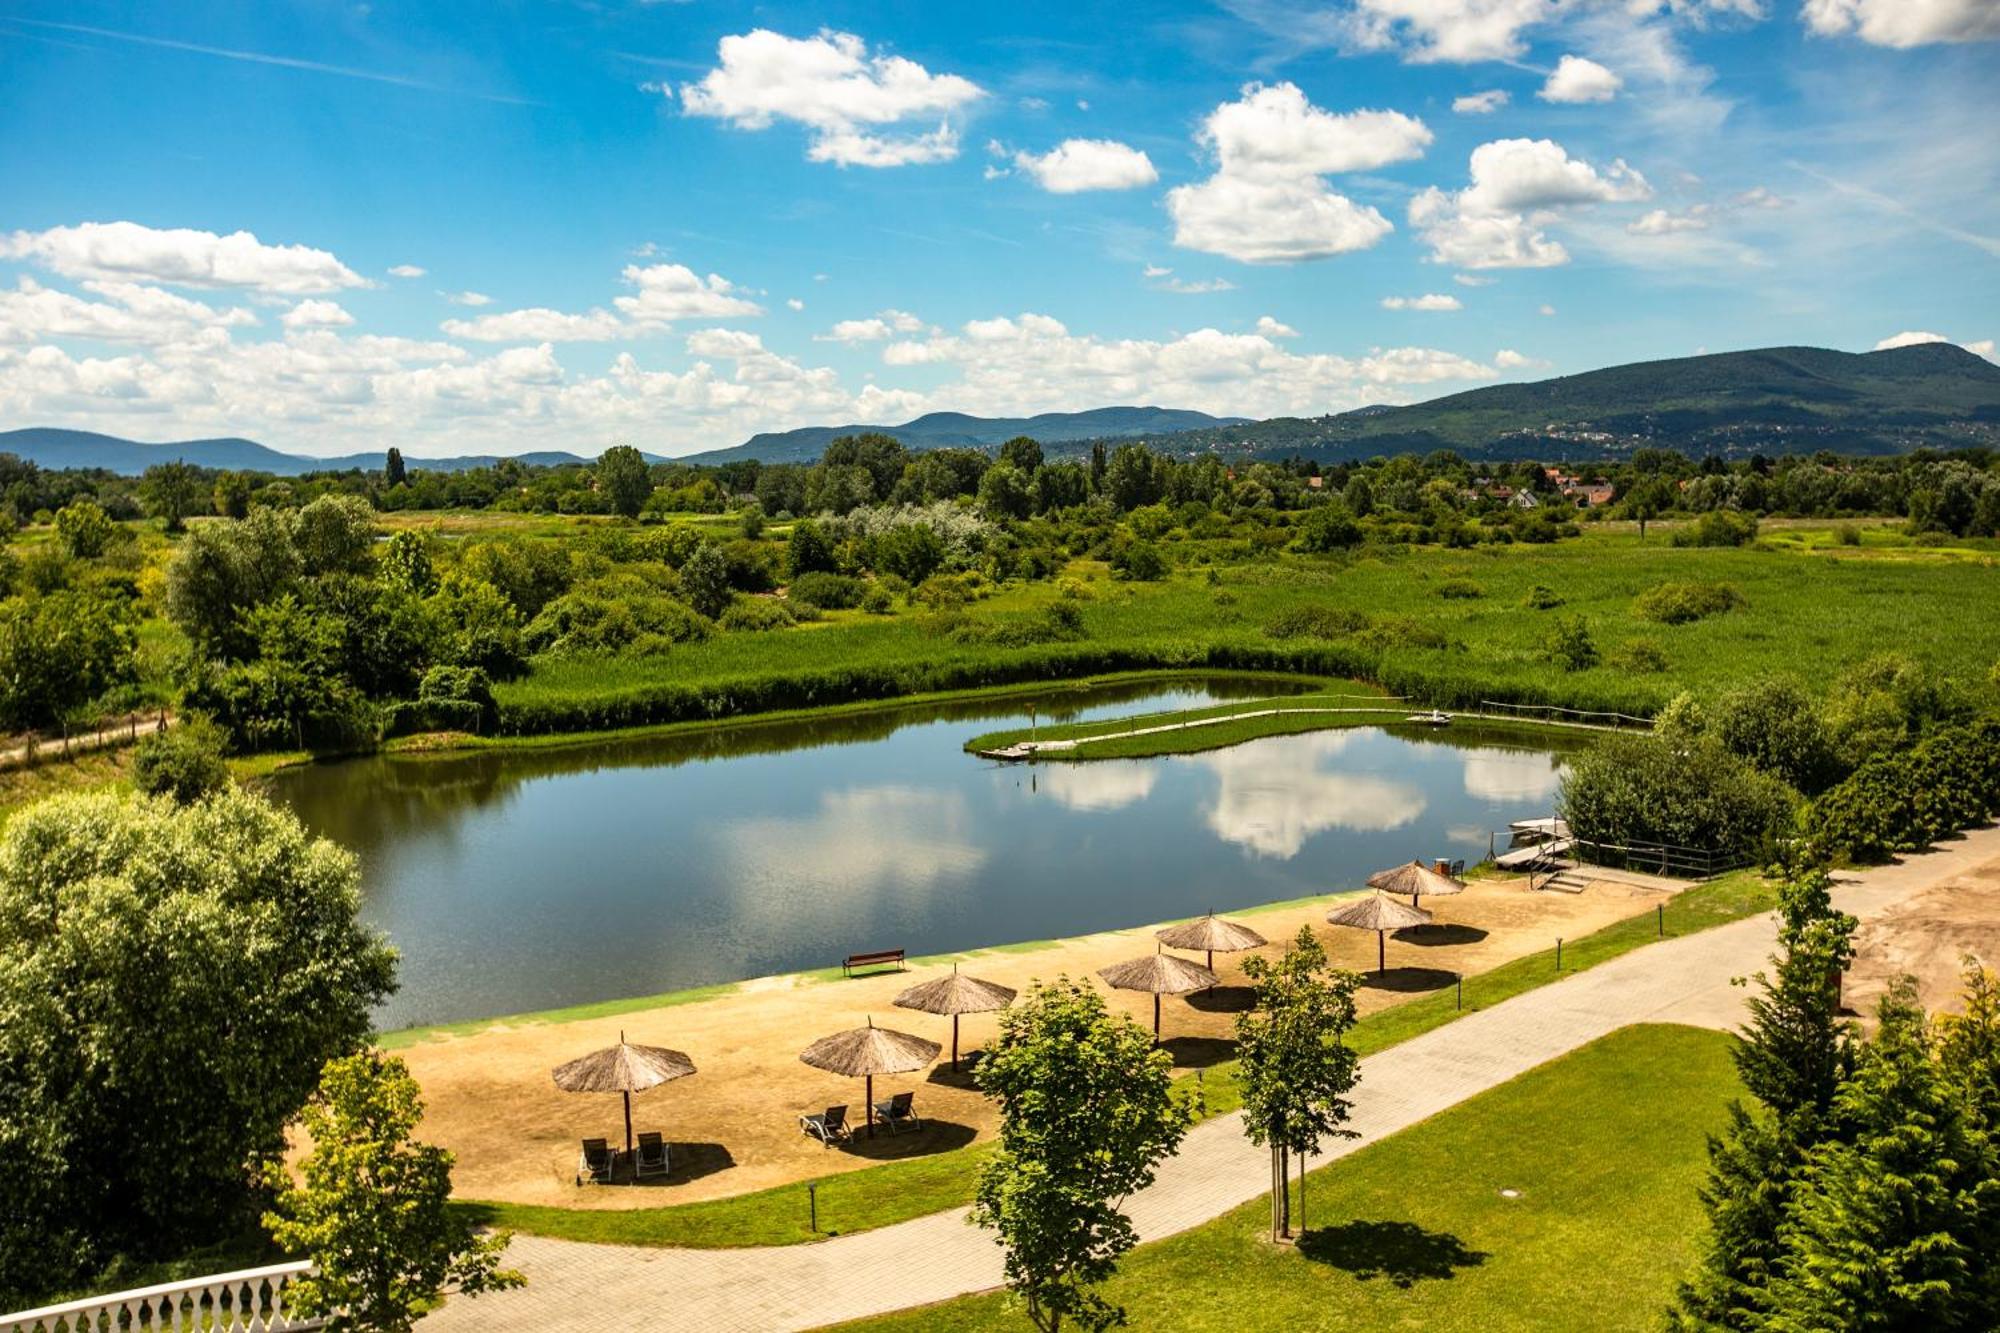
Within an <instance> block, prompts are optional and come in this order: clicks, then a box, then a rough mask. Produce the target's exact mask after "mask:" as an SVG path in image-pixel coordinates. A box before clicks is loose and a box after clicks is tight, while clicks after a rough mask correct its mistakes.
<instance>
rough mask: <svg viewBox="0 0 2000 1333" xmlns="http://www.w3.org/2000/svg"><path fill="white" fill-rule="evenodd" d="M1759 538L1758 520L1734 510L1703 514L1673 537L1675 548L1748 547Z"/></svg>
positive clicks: (1676, 532) (1677, 530)
mask: <svg viewBox="0 0 2000 1333" xmlns="http://www.w3.org/2000/svg"><path fill="white" fill-rule="evenodd" d="M1756 538H1757V520H1756V519H1754V518H1752V517H1751V516H1750V515H1748V514H1744V513H1739V512H1737V511H1736V510H1734V509H1716V510H1712V511H1710V512H1709V513H1706V514H1703V515H1702V516H1701V517H1700V518H1698V519H1696V520H1695V521H1694V522H1692V523H1690V524H1689V525H1688V526H1686V527H1684V528H1677V529H1675V531H1674V535H1673V544H1674V545H1675V546H1748V545H1749V544H1750V543H1751V542H1753V541H1755V540H1756Z"/></svg>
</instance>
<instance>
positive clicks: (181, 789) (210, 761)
mask: <svg viewBox="0 0 2000 1333" xmlns="http://www.w3.org/2000/svg"><path fill="white" fill-rule="evenodd" d="M227 739H228V738H227V737H226V736H225V735H224V734H223V731H222V728H220V727H218V726H216V725H215V724H214V723H213V722H211V721H209V720H208V719H207V718H205V717H202V716H201V715H199V714H195V715H193V716H190V717H188V718H186V719H184V720H183V721H182V722H181V723H180V725H178V726H175V727H172V728H170V729H168V730H166V731H156V732H154V733H153V734H152V735H150V736H148V737H146V738H145V739H144V740H141V741H140V742H139V744H138V745H137V746H135V747H133V750H132V785H133V786H134V787H137V788H138V789H139V790H140V791H141V792H142V793H144V794H145V795H147V796H169V797H172V798H173V800H174V802H175V803H176V804H179V805H191V804H193V803H194V802H196V801H198V800H200V799H201V798H202V797H204V796H206V795H208V794H209V793H210V792H215V791H220V790H221V789H222V788H224V787H227V786H228V785H229V765H228V764H227V763H226V762H225V761H224V760H223V757H222V754H223V749H224V745H225V742H226V741H227Z"/></svg>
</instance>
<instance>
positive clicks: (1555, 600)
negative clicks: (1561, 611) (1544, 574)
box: [1521, 583, 1563, 611]
mask: <svg viewBox="0 0 2000 1333" xmlns="http://www.w3.org/2000/svg"><path fill="white" fill-rule="evenodd" d="M1521 604H1522V605H1523V606H1525V607H1527V608H1528V609H1529V610H1530V611H1553V610H1555V609H1556V608H1557V607H1559V606H1561V605H1562V604H1563V599H1562V598H1561V597H1560V596H1558V595H1557V593H1556V590H1555V589H1554V588H1550V587H1547V586H1545V585H1543V584H1540V583H1537V584H1536V585H1535V586H1534V587H1532V588H1530V589H1528V595H1527V596H1526V597H1524V598H1523V599H1522V600H1521Z"/></svg>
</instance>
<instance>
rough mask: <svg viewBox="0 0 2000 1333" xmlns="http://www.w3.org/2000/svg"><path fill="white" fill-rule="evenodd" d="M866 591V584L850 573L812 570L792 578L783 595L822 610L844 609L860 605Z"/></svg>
mask: <svg viewBox="0 0 2000 1333" xmlns="http://www.w3.org/2000/svg"><path fill="white" fill-rule="evenodd" d="M867 591H868V585H867V584H866V583H864V582H863V581H862V580H860V579H857V578H854V577H852V576H851V575H847V574H825V573H819V572H813V573H806V574H800V575H798V576H797V577H795V578H793V580H792V582H791V586H790V587H788V588H787V589H786V590H785V596H786V597H788V598H790V599H791V600H792V601H794V602H804V603H806V604H807V605H808V606H816V607H818V608H820V609H821V610H822V611H845V610H847V609H848V608H850V607H855V606H859V605H861V599H862V597H864V596H865V595H866V594H867Z"/></svg>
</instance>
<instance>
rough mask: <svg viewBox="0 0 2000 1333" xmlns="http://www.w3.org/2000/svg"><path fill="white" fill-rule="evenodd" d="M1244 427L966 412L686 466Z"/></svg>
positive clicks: (1136, 413) (1173, 418)
mask: <svg viewBox="0 0 2000 1333" xmlns="http://www.w3.org/2000/svg"><path fill="white" fill-rule="evenodd" d="M1244 423H1245V418H1243V417H1212V416H1210V415H1209V414H1208V413H1206V412H1187V411H1180V410H1177V409H1175V408H1170V407H1099V408H1093V409H1091V410H1090V411H1088V412H1044V413H1042V414H1041V415H1039V416H1032V417H975V416H968V415H967V414H965V413H963V412H931V413H928V414H926V415H924V416H920V417H918V418H917V419H916V420H915V421H907V422H904V423H903V424H902V425H900V426H802V427H800V428H799V429H797V430H787V431H771V432H766V433H764V434H762V435H753V436H751V437H750V438H749V439H748V440H746V441H745V442H744V443H742V444H739V445H736V446H735V447H733V448H729V449H711V450H709V451H708V452H707V453H700V454H689V455H688V456H687V457H686V458H683V459H680V460H679V461H680V462H683V463H730V462H736V461H739V460H742V459H749V458H754V459H757V460H758V461H759V462H764V463H810V462H812V461H813V460H815V459H817V458H818V457H819V456H820V455H821V454H822V453H824V452H825V451H826V446H827V443H828V441H831V440H835V439H838V438H839V437H841V436H842V435H859V434H861V433H863V432H864V431H874V432H877V433H879V434H882V435H893V436H895V437H896V438H897V439H899V440H901V441H902V442H903V443H904V444H905V445H908V446H909V447H910V448H912V449H949V448H968V449H985V448H991V447H992V446H994V445H996V444H1002V443H1004V442H1006V441H1008V440H1011V439H1013V438H1014V437H1015V436H1016V435H1029V436H1033V437H1034V438H1035V439H1037V440H1040V441H1041V442H1042V443H1043V444H1064V443H1070V442H1073V441H1078V440H1100V439H1103V440H1117V439H1132V438H1135V437H1138V436H1154V435H1173V434H1179V433H1182V432H1185V431H1190V430H1203V429H1216V428H1221V427H1226V426H1232V425H1241V424H1244Z"/></svg>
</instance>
